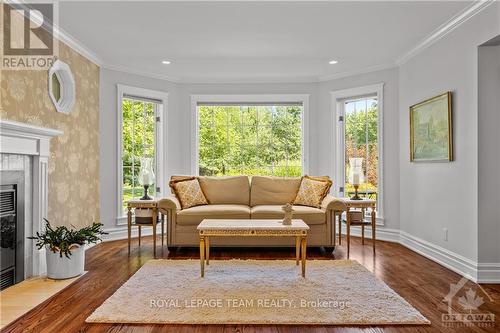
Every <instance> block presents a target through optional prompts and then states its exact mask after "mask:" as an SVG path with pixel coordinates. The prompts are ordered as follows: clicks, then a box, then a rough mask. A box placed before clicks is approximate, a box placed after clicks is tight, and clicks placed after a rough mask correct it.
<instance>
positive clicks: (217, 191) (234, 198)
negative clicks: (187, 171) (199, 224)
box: [199, 176, 250, 206]
mask: <svg viewBox="0 0 500 333" xmlns="http://www.w3.org/2000/svg"><path fill="white" fill-rule="evenodd" d="M199 181H200V186H201V189H202V190H203V193H204V194H205V197H206V198H207V200H208V202H209V203H210V204H212V205H225V204H232V205H247V206H248V203H249V201H250V183H249V181H248V177H247V176H230V177H199Z"/></svg>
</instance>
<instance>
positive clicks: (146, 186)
mask: <svg viewBox="0 0 500 333" xmlns="http://www.w3.org/2000/svg"><path fill="white" fill-rule="evenodd" d="M148 188H149V185H144V195H143V196H142V198H141V199H140V200H153V198H151V197H150V196H149V195H148Z"/></svg>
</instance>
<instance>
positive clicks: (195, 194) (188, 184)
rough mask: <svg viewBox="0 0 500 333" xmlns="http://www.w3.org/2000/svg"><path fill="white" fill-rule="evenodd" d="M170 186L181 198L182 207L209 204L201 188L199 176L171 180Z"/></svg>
mask: <svg viewBox="0 0 500 333" xmlns="http://www.w3.org/2000/svg"><path fill="white" fill-rule="evenodd" d="M169 185H170V187H171V188H172V189H173V190H174V193H175V196H176V197H177V199H179V202H180V203H181V207H182V209H186V208H189V207H194V206H201V205H208V202H207V199H206V198H205V195H204V194H203V191H202V190H201V187H200V183H199V182H198V178H195V177H192V178H188V179H182V180H172V181H170V184H169Z"/></svg>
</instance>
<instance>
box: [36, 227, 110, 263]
mask: <svg viewBox="0 0 500 333" xmlns="http://www.w3.org/2000/svg"><path fill="white" fill-rule="evenodd" d="M44 220H45V223H46V224H45V228H46V229H45V232H44V233H42V234H40V233H39V232H37V233H36V236H34V237H28V239H33V240H36V241H37V242H36V246H37V247H38V249H39V250H40V249H42V248H43V247H44V246H46V245H48V246H49V248H50V250H51V251H52V252H59V255H60V256H61V258H62V256H63V254H64V255H65V256H66V257H67V258H69V257H70V255H71V245H73V244H78V245H84V244H85V243H97V242H98V241H100V240H101V237H100V235H105V234H107V232H104V231H103V230H102V227H103V224H102V223H93V224H92V225H91V226H89V227H84V228H81V229H79V230H74V229H68V228H67V227H65V226H60V227H56V228H55V229H54V228H52V226H51V225H50V222H49V221H48V220H46V219H44Z"/></svg>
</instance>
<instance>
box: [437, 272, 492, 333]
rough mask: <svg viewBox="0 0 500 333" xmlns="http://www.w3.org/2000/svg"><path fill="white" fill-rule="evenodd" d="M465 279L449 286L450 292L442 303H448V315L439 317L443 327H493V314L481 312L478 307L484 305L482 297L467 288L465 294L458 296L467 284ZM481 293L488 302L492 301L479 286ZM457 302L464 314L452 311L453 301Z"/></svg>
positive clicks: (444, 314)
mask: <svg viewBox="0 0 500 333" xmlns="http://www.w3.org/2000/svg"><path fill="white" fill-rule="evenodd" d="M467 281H468V280H467V279H466V278H462V279H461V280H460V281H458V283H456V284H455V283H451V284H450V292H449V293H448V295H446V297H445V298H444V299H443V301H445V302H447V303H448V313H443V314H442V315H441V321H442V324H443V326H446V327H471V326H479V327H494V326H495V314H493V313H491V312H483V311H480V310H479V307H480V306H481V305H483V304H484V303H485V300H484V297H482V296H480V295H478V294H477V293H476V291H475V290H473V289H471V288H469V289H467V290H466V291H465V294H463V295H462V296H458V294H459V292H460V291H461V290H462V289H463V288H464V286H465V284H466V283H467ZM479 288H480V289H481V293H482V294H484V296H486V297H487V298H488V300H489V301H490V302H492V301H493V300H492V299H491V297H490V296H489V295H488V294H487V293H486V291H485V290H484V289H483V288H482V287H481V286H479ZM454 299H457V300H458V302H457V303H458V306H459V307H461V308H462V309H464V310H465V311H464V312H457V311H454V309H453V300H454Z"/></svg>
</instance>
